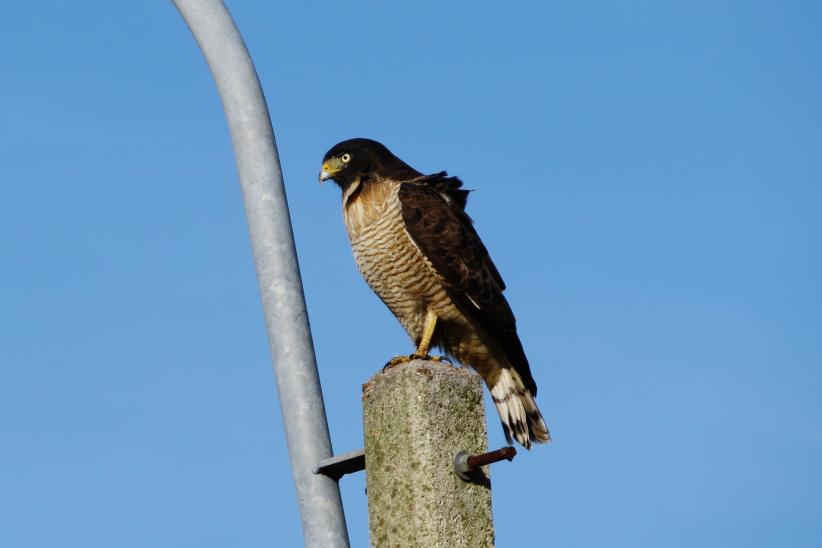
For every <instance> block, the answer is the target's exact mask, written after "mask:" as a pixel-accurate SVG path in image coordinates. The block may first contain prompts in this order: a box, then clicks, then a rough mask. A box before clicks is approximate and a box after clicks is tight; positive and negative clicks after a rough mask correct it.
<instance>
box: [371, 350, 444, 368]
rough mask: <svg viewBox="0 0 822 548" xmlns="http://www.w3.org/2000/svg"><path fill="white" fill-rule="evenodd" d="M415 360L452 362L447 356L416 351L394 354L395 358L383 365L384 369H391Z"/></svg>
mask: <svg viewBox="0 0 822 548" xmlns="http://www.w3.org/2000/svg"><path fill="white" fill-rule="evenodd" d="M413 360H423V361H429V362H437V363H442V362H445V363H447V364H449V365H450V364H451V360H449V359H448V358H447V357H445V356H429V355H427V354H417V353H416V352H415V353H414V354H410V355H408V356H394V357H393V358H391V359H390V360H388V362H386V364H385V365H384V366H382V370H383V371H385V370H386V369H390V368H392V367H394V366H395V365H402V364H404V363H408V362H410V361H413Z"/></svg>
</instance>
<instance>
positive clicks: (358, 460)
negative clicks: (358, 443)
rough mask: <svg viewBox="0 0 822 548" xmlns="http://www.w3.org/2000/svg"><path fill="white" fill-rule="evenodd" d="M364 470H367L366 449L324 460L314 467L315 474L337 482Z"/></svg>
mask: <svg viewBox="0 0 822 548" xmlns="http://www.w3.org/2000/svg"><path fill="white" fill-rule="evenodd" d="M362 470H365V449H358V450H357V451H349V452H348V453H343V454H342V455H337V456H336V457H329V458H327V459H323V460H321V461H320V462H319V463H318V464H317V466H315V467H314V473H315V474H323V475H324V476H328V477H329V478H332V479H333V480H335V481H339V479H340V478H341V477H343V476H344V475H346V474H353V473H354V472H360V471H362Z"/></svg>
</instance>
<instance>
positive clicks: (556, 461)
mask: <svg viewBox="0 0 822 548" xmlns="http://www.w3.org/2000/svg"><path fill="white" fill-rule="evenodd" d="M229 7H230V8H231V10H232V12H233V14H234V16H235V18H236V20H237V22H238V24H239V27H240V29H241V30H242V32H243V34H244V36H245V39H246V41H247V43H248V46H249V49H250V51H251V53H252V55H253V57H254V60H255V62H256V65H257V69H258V72H259V74H260V78H261V81H262V83H263V87H264V89H265V93H266V96H267V99H268V102H269V107H270V110H271V115H272V120H273V124H274V128H275V131H276V134H277V140H278V145H279V150H280V154H281V158H282V163H283V168H284V173H285V178H286V186H287V192H288V197H289V202H290V206H291V213H292V217H293V223H294V230H295V236H296V241H297V245H298V252H299V256H300V262H301V267H302V273H303V276H304V284H305V288H306V293H307V300H308V306H309V312H310V318H311V325H312V328H313V334H314V339H315V341H316V344H317V355H318V359H319V364H320V374H321V377H322V382H323V387H324V393H325V399H326V406H327V408H328V410H329V422H330V425H331V430H332V438H333V443H334V447H335V449H336V451H337V452H344V451H349V450H353V449H357V448H359V447H361V446H362V427H361V416H360V385H361V384H362V383H363V382H364V381H365V380H367V379H368V378H369V376H370V375H372V374H373V373H374V372H375V371H376V370H377V369H378V368H379V367H380V366H381V365H382V364H383V363H384V362H385V360H386V359H387V358H388V357H390V356H392V355H394V354H397V353H400V352H405V351H407V350H409V349H410V345H409V343H408V341H407V338H406V336H405V334H404V333H403V332H402V330H401V328H400V327H399V325H398V324H397V323H396V321H395V320H394V319H393V318H392V317H391V315H390V313H389V312H388V311H387V310H386V309H385V308H384V307H383V305H382V304H381V303H380V302H379V301H378V300H377V298H376V297H374V296H373V295H372V294H371V293H370V290H369V289H368V288H367V286H366V285H365V283H364V282H363V281H362V280H361V278H360V276H359V274H358V272H357V270H356V268H355V266H354V262H353V260H352V258H351V254H350V249H349V247H348V242H347V239H346V236H345V233H344V230H343V226H342V221H341V215H340V205H339V195H338V192H337V191H336V189H335V188H333V186H332V187H328V186H326V187H325V188H322V187H320V185H318V184H317V172H318V169H319V161H320V159H321V157H322V155H323V153H324V152H325V151H326V150H327V149H328V148H329V147H330V146H331V145H333V144H334V143H335V142H337V141H339V140H341V139H344V138H348V137H353V136H366V137H372V138H375V139H378V140H381V141H383V142H384V143H386V144H387V145H388V146H389V147H391V148H392V149H393V150H394V151H395V152H396V153H397V154H398V155H400V156H401V157H402V158H404V159H406V160H407V161H408V162H409V163H411V164H412V165H414V166H415V167H417V168H418V169H420V170H421V171H425V172H433V171H439V170H442V169H447V170H448V171H449V172H451V173H452V174H455V175H458V176H460V177H462V178H463V179H464V180H465V181H466V185H467V186H468V187H469V188H473V189H475V190H476V191H475V192H474V193H473V194H472V195H471V199H470V204H469V211H470V213H471V215H472V216H473V217H474V218H475V220H476V225H477V227H478V230H479V232H480V234H481V235H482V237H483V239H484V240H485V242H486V244H487V245H488V247H489V249H490V251H491V253H492V255H493V256H494V258H495V260H496V262H497V264H498V266H499V268H500V270H501V272H502V274H503V276H504V277H505V279H506V281H507V283H508V286H509V290H508V291H507V295H508V297H509V300H510V302H511V304H512V306H513V308H514V310H515V312H516V314H517V317H518V320H519V326H520V334H521V337H522V339H523V342H524V345H525V348H526V351H527V353H528V355H529V357H530V361H531V363H532V367H533V368H534V371H535V377H536V380H537V382H538V383H539V385H540V394H539V402H540V405H541V407H542V409H543V412H544V414H545V417H546V419H547V420H548V422H549V425H550V427H551V431H552V434H553V435H554V438H555V442H554V443H553V444H552V445H550V446H548V447H537V448H536V449H535V450H533V451H531V452H530V453H526V452H525V451H521V452H520V455H519V456H518V457H517V459H516V460H515V461H514V463H513V464H507V463H506V464H501V465H497V466H495V467H494V469H493V471H492V480H493V485H494V515H495V522H496V532H497V541H498V545H499V546H503V547H505V546H543V545H551V546H562V547H574V546H580V547H587V546H603V545H605V546H626V547H627V546H630V547H637V546H649V547H651V546H674V547H678V546H682V547H692V546H716V547H737V546H738V547H756V546H774V547H783V546H797V547H801V546H808V547H810V546H819V545H820V544H822V494H820V493H822V467H820V465H819V463H820V462H822V403H820V393H822V367H820V366H822V320H820V312H819V311H820V309H822V291H821V290H820V280H821V279H822V257H820V249H822V246H820V234H821V233H822V215H820V210H821V209H822V166H821V165H820V153H822V147H821V145H822V108H820V105H821V102H820V97H822V76H821V75H820V69H819V66H820V62H819V59H820V53H822V35H820V33H819V24H820V15H822V9H820V7H819V5H818V3H813V2H753V1H752V2H687V3H686V2H681V3H672V2H622V3H611V2H574V3H558V2H523V3H518V4H516V5H512V4H509V5H503V4H501V3H482V2H450V3H447V5H445V3H441V2H414V3H405V4H398V3H388V2H376V1H358V2H350V3H345V5H343V3H331V2H322V3H321V2H303V3H299V4H297V3H294V4H292V5H289V6H282V5H279V3H272V2H256V1H255V2H251V1H249V2H229ZM129 8H130V9H129ZM0 51H2V52H3V53H2V54H0V72H2V74H3V85H2V86H0V120H2V123H0V146H1V147H2V151H3V153H2V161H0V181H2V194H0V281H2V283H0V516H2V518H0V521H2V526H0V545H2V546H9V547H12V546H13V547H17V548H24V547H38V548H39V547H47V546H48V547H64V546H65V547H83V548H96V547H99V548H103V547H110V546H118V547H122V548H128V547H144V546H149V545H150V546H156V547H175V548H177V547H188V546H190V547H212V546H213V547H224V546H244V547H257V546H259V547H263V546H298V545H299V544H300V543H301V538H302V537H301V533H300V529H299V519H298V515H297V510H296V505H295V499H294V492H293V487H292V483H291V477H290V471H289V467H288V460H287V453H286V448H285V444H284V437H283V433H282V426H281V422H280V417H279V411H278V406H277V400H276V391H275V386H274V378H273V374H272V371H271V365H270V359H269V356H268V350H267V343H266V339H265V332H264V327H263V321H262V314H261V308H260V305H259V302H258V295H257V288H256V279H255V276H254V271H253V265H252V262H251V257H250V253H249V243H248V238H247V233H246V227H245V220H244V217H243V211H242V204H241V199H240V192H239V186H238V184H237V176H236V172H235V167H234V163H233V158H232V155H231V149H230V143H229V138H228V134H227V130H226V126H225V122H224V120H223V115H222V110H221V107H220V104H219V101H218V98H217V95H216V92H215V90H214V87H213V84H212V82H211V79H210V75H209V73H208V71H207V69H206V66H205V64H204V62H203V60H202V58H201V56H200V54H199V51H198V50H197V49H196V46H195V44H194V41H193V39H192V38H191V36H190V34H189V33H188V31H187V29H186V28H185V26H184V24H183V22H182V20H181V19H180V17H179V16H178V14H177V13H176V11H175V10H174V9H173V8H172V6H171V4H170V3H167V2H140V3H129V4H123V3H114V2H86V3H80V4H74V3H72V4H71V5H70V4H69V3H63V2H45V3H23V2H17V3H13V4H11V5H9V6H6V7H5V9H4V15H3V18H2V20H0ZM489 431H490V438H491V439H490V443H491V445H492V446H499V445H502V444H503V442H504V440H503V437H502V433H501V430H500V428H499V426H498V423H497V418H496V417H495V416H494V414H493V411H491V414H490V415H489ZM342 488H343V497H344V501H345V508H346V514H347V519H348V524H349V530H350V535H351V539H352V544H353V545H354V546H364V545H366V543H367V534H368V532H367V514H366V499H365V495H364V492H363V491H364V479H363V477H362V475H360V476H358V477H347V478H344V479H343V480H342Z"/></svg>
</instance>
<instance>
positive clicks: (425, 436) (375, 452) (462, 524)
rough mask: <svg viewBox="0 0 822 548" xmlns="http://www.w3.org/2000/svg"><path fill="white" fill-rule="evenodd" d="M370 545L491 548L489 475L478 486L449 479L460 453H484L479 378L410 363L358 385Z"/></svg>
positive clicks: (433, 365)
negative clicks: (361, 399) (362, 422)
mask: <svg viewBox="0 0 822 548" xmlns="http://www.w3.org/2000/svg"><path fill="white" fill-rule="evenodd" d="M363 417H364V422H365V454H366V459H365V460H366V488H367V493H368V516H369V528H370V533H371V545H372V546H375V547H387V546H403V547H406V546H426V547H428V546H447V547H449V548H455V547H460V546H466V547H472V548H473V547H481V546H493V545H494V529H493V522H492V519H491V485H490V481H489V479H488V469H487V467H485V468H483V470H482V473H481V474H480V475H479V476H478V477H477V481H474V482H466V481H464V480H462V479H460V478H459V477H458V476H457V475H456V474H455V473H454V457H455V455H456V454H457V452H459V451H461V450H463V451H468V452H470V453H474V454H476V453H483V452H485V451H487V450H488V449H487V447H488V442H487V433H486V427H485V413H484V407H483V397H482V384H481V379H480V377H479V376H478V375H476V374H475V373H473V372H471V371H469V370H467V369H462V368H456V367H452V366H450V365H446V364H443V363H437V362H428V361H422V360H415V361H412V362H410V363H409V364H407V365H400V366H395V367H392V368H390V369H388V370H386V371H385V372H381V373H378V374H376V375H375V376H374V377H372V378H371V380H369V382H368V383H366V384H365V385H363Z"/></svg>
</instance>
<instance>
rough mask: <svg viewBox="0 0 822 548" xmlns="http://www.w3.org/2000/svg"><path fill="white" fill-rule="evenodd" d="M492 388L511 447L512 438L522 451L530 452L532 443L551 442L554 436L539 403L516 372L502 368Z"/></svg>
mask: <svg viewBox="0 0 822 548" xmlns="http://www.w3.org/2000/svg"><path fill="white" fill-rule="evenodd" d="M489 388H490V390H491V398H492V399H493V400H494V404H495V405H496V406H497V411H498V412H499V418H500V420H501V421H502V429H503V431H504V432H505V439H506V440H508V443H512V441H513V440H512V436H513V439H515V440H517V441H518V442H519V443H520V444H522V446H523V447H525V448H526V449H530V448H531V442H536V443H545V442H549V441H551V434H550V433H549V432H548V427H547V426H546V425H545V420H544V419H543V418H542V413H540V411H539V408H538V407H537V402H536V401H534V396H533V395H532V394H531V392H530V391H529V390H528V389H527V388H526V387H525V384H524V383H523V382H522V379H521V378H520V376H519V374H518V373H517V372H516V370H514V369H512V368H510V367H504V368H502V369H501V371H500V375H499V378H498V379H497V382H496V384H495V385H494V386H489Z"/></svg>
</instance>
